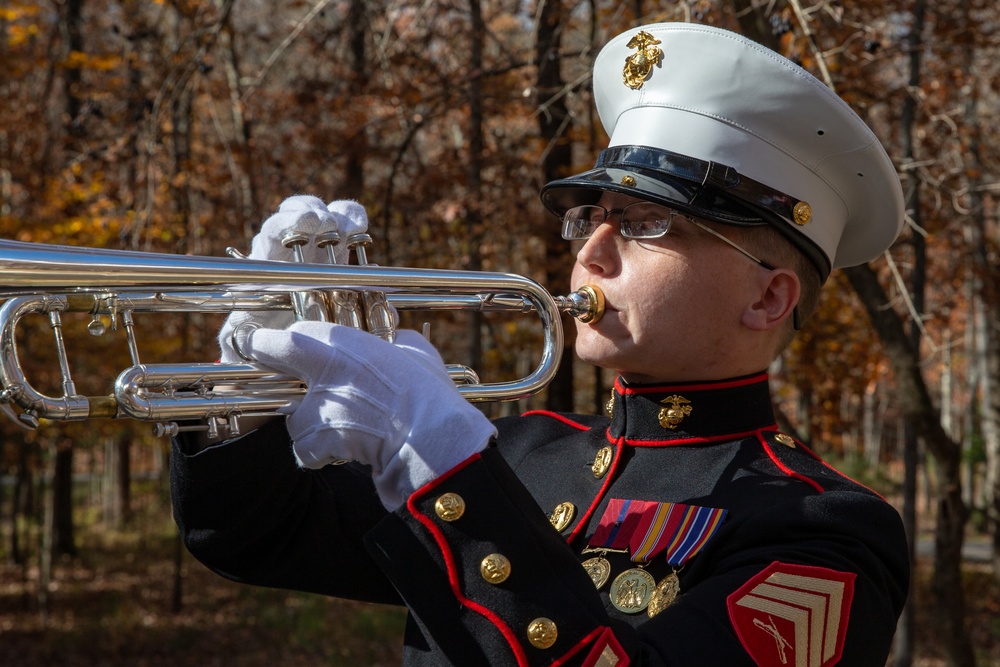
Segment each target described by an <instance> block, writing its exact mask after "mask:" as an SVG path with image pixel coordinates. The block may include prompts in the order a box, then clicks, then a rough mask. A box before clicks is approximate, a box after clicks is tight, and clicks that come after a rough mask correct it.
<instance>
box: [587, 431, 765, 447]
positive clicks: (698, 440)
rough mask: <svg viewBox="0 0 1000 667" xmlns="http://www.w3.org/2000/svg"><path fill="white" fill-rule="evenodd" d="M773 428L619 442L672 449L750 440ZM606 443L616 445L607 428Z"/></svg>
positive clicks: (635, 445)
mask: <svg viewBox="0 0 1000 667" xmlns="http://www.w3.org/2000/svg"><path fill="white" fill-rule="evenodd" d="M774 428H775V427H774V426H765V427H764V428H763V429H754V430H752V431H744V432H742V433H723V434H722V435H713V436H710V437H691V438H677V439H675V440H625V439H624V437H623V438H621V441H622V442H623V443H624V444H626V445H629V446H630V447H674V446H677V445H711V444H713V443H716V442H728V441H730V440H742V439H743V438H752V437H755V436H757V435H758V434H759V433H760V432H761V431H762V430H767V431H773V430H774ZM606 435H607V438H608V442H611V443H617V442H618V440H617V439H615V438H612V437H611V429H610V428H609V429H608V431H607V432H606Z"/></svg>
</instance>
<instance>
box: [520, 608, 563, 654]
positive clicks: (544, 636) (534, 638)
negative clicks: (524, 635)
mask: <svg viewBox="0 0 1000 667" xmlns="http://www.w3.org/2000/svg"><path fill="white" fill-rule="evenodd" d="M558 634H559V632H558V629H557V628H556V624H555V623H554V622H552V621H551V620H549V619H547V618H545V617H544V616H540V617H538V618H536V619H535V620H533V621H532V622H531V623H530V624H529V625H528V641H529V642H531V645H532V646H534V647H535V648H550V647H551V646H552V645H553V644H555V643H556V637H557V636H558Z"/></svg>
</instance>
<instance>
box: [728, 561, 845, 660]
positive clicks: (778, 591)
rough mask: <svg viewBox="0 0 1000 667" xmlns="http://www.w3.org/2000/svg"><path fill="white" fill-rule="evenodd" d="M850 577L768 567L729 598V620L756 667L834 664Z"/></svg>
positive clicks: (792, 567)
mask: <svg viewBox="0 0 1000 667" xmlns="http://www.w3.org/2000/svg"><path fill="white" fill-rule="evenodd" d="M855 577H856V575H855V574H854V573H851V572H839V571H837V570H831V569H828V568H825V567H815V566H809V565H793V564H790V563H780V562H774V563H771V564H770V565H769V566H768V567H767V568H766V569H764V570H763V571H762V572H760V573H759V574H758V575H757V576H755V577H753V578H752V579H750V580H749V581H748V582H747V583H745V584H744V585H743V586H741V587H740V588H739V590H737V591H735V592H734V593H732V594H731V595H730V596H729V598H728V600H727V603H728V607H729V620H730V622H732V624H733V629H734V630H735V631H736V634H737V636H738V637H739V638H740V641H741V642H742V643H743V648H745V649H746V651H747V653H749V654H750V656H751V657H752V658H753V659H754V661H755V662H756V663H757V665H759V667H786V666H787V667H791V666H794V667H827V666H828V665H833V664H835V663H836V662H837V661H839V660H840V654H841V652H842V651H843V648H844V637H845V636H846V634H847V621H848V616H849V615H850V610H851V600H852V598H853V597H854V579H855Z"/></svg>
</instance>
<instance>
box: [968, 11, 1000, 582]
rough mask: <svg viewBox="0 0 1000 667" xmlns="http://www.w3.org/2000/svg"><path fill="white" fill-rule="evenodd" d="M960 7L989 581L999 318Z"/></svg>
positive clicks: (998, 556) (997, 554)
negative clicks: (984, 454)
mask: <svg viewBox="0 0 1000 667" xmlns="http://www.w3.org/2000/svg"><path fill="white" fill-rule="evenodd" d="M970 4H971V3H968V2H965V3H962V11H963V16H962V19H963V23H964V26H963V27H964V29H965V31H966V32H967V33H969V35H968V36H967V37H966V38H965V39H963V40H962V44H963V47H962V53H963V56H964V60H965V63H964V70H965V71H964V72H963V76H965V77H966V80H967V81H970V82H971V83H970V85H969V94H968V95H967V96H966V97H965V109H964V120H965V122H964V123H963V129H964V131H965V132H967V133H968V161H969V165H968V168H967V169H966V170H965V173H966V174H967V179H968V186H967V189H968V192H969V217H970V218H971V223H972V224H970V225H968V227H967V233H968V235H969V236H970V237H971V238H970V239H969V240H970V246H971V248H972V253H971V255H970V260H971V262H972V274H973V276H974V278H973V286H972V290H973V296H972V302H973V307H974V311H975V312H974V321H975V325H974V327H973V329H974V334H973V335H974V337H975V341H976V343H975V349H974V352H973V354H974V358H975V359H976V360H977V362H976V365H977V366H978V370H979V373H978V376H979V382H980V384H979V401H980V409H979V414H980V415H981V416H980V429H981V431H982V434H983V440H984V441H985V447H986V498H987V505H986V516H987V520H988V524H989V529H990V532H991V534H992V537H993V576H994V577H995V578H996V579H997V580H998V581H1000V390H998V388H997V386H996V383H997V381H998V379H1000V313H998V310H997V307H998V303H997V280H998V278H1000V276H998V275H997V272H996V270H995V266H994V262H992V261H990V259H989V250H988V240H987V238H986V230H987V222H986V207H985V202H984V197H983V177H982V174H983V173H984V172H983V169H985V168H987V167H986V165H984V164H983V160H982V155H981V147H982V136H981V122H980V118H979V85H980V83H979V76H978V74H977V71H976V63H975V59H976V55H977V54H976V40H975V39H974V38H973V36H972V33H973V32H974V31H977V30H979V26H978V24H977V22H976V21H975V20H974V19H973V18H972V17H970V16H969V9H970V7H969V5H970Z"/></svg>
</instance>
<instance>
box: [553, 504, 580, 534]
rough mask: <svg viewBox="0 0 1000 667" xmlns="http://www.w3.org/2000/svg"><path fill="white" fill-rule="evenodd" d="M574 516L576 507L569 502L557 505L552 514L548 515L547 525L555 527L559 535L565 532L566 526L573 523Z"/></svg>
mask: <svg viewBox="0 0 1000 667" xmlns="http://www.w3.org/2000/svg"><path fill="white" fill-rule="evenodd" d="M575 515H576V505H574V504H573V503H571V502H565V503H559V504H558V505H556V508H555V509H554V510H552V514H550V515H549V523H551V524H552V525H553V526H555V529H556V530H557V531H558V532H560V533H561V532H562V531H563V530H565V528H566V526H568V525H569V524H571V523H573V517H574V516H575Z"/></svg>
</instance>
